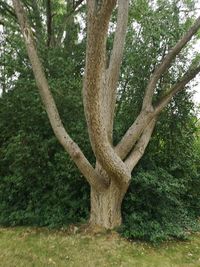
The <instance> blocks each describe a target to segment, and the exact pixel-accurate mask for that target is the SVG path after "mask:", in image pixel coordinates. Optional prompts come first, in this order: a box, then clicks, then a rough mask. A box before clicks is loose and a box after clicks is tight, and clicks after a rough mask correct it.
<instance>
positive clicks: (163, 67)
mask: <svg viewBox="0 0 200 267" xmlns="http://www.w3.org/2000/svg"><path fill="white" fill-rule="evenodd" d="M199 29H200V17H198V18H197V20H196V21H195V23H194V24H193V26H192V27H191V28H190V29H189V30H188V31H187V32H186V34H185V35H184V36H183V37H182V38H181V39H180V40H179V41H178V42H177V44H176V45H175V46H174V47H173V48H172V49H171V50H170V51H169V53H168V54H167V55H166V57H165V58H164V59H163V61H162V63H161V64H160V65H159V66H158V67H157V68H156V70H155V71H154V72H153V74H152V76H151V78H150V80H149V83H148V85H147V88H146V92H145V97H144V100H143V109H149V108H151V105H152V97H153V93H154V89H155V87H156V84H157V82H158V80H159V79H160V77H161V76H162V74H163V73H164V72H165V71H167V70H168V68H169V67H170V65H171V63H172V61H173V60H174V59H175V57H176V56H177V55H178V54H179V52H180V51H181V50H182V48H183V47H184V46H185V45H186V44H187V43H188V42H189V41H190V40H191V38H192V37H193V36H194V34H195V33H196V32H197V31H198V30H199Z"/></svg>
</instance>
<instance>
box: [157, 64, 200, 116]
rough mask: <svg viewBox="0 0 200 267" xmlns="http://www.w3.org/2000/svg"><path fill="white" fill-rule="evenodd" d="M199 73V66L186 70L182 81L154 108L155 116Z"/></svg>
mask: <svg viewBox="0 0 200 267" xmlns="http://www.w3.org/2000/svg"><path fill="white" fill-rule="evenodd" d="M198 73H200V66H198V67H196V68H192V69H190V70H188V71H187V72H186V73H185V74H184V76H183V77H182V79H181V80H180V81H179V82H177V83H176V84H175V85H173V86H172V87H171V89H170V90H169V91H168V92H167V94H166V95H165V96H164V97H163V98H162V99H161V100H160V101H159V102H158V103H157V105H156V107H155V114H156V115H158V114H159V113H160V112H161V111H162V110H163V109H164V108H165V107H166V106H167V104H168V103H169V102H170V100H171V99H172V97H173V96H174V95H175V94H177V93H178V92H179V91H181V90H183V89H184V88H185V86H186V85H187V84H188V83H189V82H190V81H191V80H192V79H194V78H195V76H196V75H197V74H198Z"/></svg>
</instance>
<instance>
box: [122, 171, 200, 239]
mask: <svg viewBox="0 0 200 267" xmlns="http://www.w3.org/2000/svg"><path fill="white" fill-rule="evenodd" d="M186 192H187V188H186V187H185V186H184V184H183V183H182V181H180V180H179V179H177V178H176V177H173V176H172V175H171V174H169V173H168V172H166V171H165V170H163V169H161V168H157V169H155V170H151V171H148V172H147V171H144V170H140V171H138V173H137V174H136V175H135V176H134V177H133V181H132V183H131V186H130V189H129V192H128V194H127V196H126V198H125V200H124V203H123V216H124V224H123V226H122V227H121V229H120V232H121V233H122V235H123V236H125V237H126V238H130V239H140V240H145V241H151V242H159V241H164V240H167V239H169V238H171V237H176V238H184V237H185V232H186V230H189V229H195V226H197V224H196V222H195V220H194V217H193V216H192V215H191V214H189V212H188V209H187V205H186V203H184V196H185V194H186Z"/></svg>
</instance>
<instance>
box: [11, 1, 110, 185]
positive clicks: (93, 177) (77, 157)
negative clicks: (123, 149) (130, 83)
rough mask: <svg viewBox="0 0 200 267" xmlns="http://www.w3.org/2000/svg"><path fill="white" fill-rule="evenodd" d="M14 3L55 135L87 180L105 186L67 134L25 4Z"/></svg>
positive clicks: (103, 181) (104, 182) (105, 182)
mask: <svg viewBox="0 0 200 267" xmlns="http://www.w3.org/2000/svg"><path fill="white" fill-rule="evenodd" d="M13 5H14V8H15V12H16V14H17V17H18V21H19V24H20V27H21V31H22V33H23V36H24V41H25V45H26V49H27V53H28V56H29V59H30V61H31V64H32V68H33V73H34V76H35V80H36V84H37V86H38V89H39V93H40V96H41V98H42V101H43V104H44V106H45V108H46V111H47V115H48V117H49V121H50V123H51V126H52V129H53V131H54V133H55V136H56V137H57V139H58V140H59V142H60V144H61V145H62V146H63V147H64V149H65V150H66V151H67V152H68V153H69V155H70V156H71V158H72V159H73V160H74V162H75V163H76V165H77V166H78V168H79V170H80V171H81V172H82V174H83V175H84V176H85V178H86V179H87V181H88V182H89V183H90V184H91V185H92V186H94V187H95V188H102V187H105V186H106V184H107V181H105V180H104V179H102V178H101V177H99V175H98V174H97V173H96V172H95V170H94V168H93V167H92V166H91V165H90V163H89V162H88V160H87V159H86V158H85V156H84V154H83V153H82V151H81V150H80V148H79V147H78V145H77V144H76V143H75V142H74V141H73V140H72V139H71V138H70V136H69V135H68V134H67V132H66V130H65V128H64V126H63V124H62V121H61V118H60V116H59V113H58V110H57V107H56V104H55V102H54V99H53V96H52V94H51V92H50V90H49V86H48V82H47V79H46V76H45V73H44V71H43V68H42V65H41V62H40V59H39V57H38V55H37V50H36V48H35V45H34V39H33V36H32V32H31V28H30V26H29V24H28V20H27V17H26V14H25V11H24V9H23V6H22V4H21V3H20V1H19V0H13Z"/></svg>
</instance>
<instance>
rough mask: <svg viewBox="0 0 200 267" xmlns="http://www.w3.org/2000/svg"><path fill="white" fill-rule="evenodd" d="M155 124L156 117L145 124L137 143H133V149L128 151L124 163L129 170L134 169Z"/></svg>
mask: <svg viewBox="0 0 200 267" xmlns="http://www.w3.org/2000/svg"><path fill="white" fill-rule="evenodd" d="M155 124H156V119H155V118H154V119H153V120H151V122H150V123H149V124H148V125H147V127H146V128H145V129H144V131H143V133H142V135H141V137H140V139H139V140H138V142H137V144H136V145H135V147H134V149H133V151H132V152H131V153H130V155H129V156H128V158H127V159H126V160H125V164H126V165H127V167H128V168H129V170H130V171H132V170H133V169H134V167H135V166H136V165H137V163H138V161H139V160H140V159H141V157H142V156H143V154H144V152H145V149H146V147H147V145H148V143H149V141H150V139H151V136H152V133H153V130H154V127H155Z"/></svg>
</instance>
